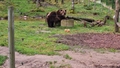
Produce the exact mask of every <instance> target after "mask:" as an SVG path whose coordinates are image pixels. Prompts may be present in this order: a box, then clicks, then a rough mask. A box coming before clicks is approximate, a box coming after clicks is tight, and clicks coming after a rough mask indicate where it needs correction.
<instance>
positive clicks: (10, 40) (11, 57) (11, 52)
mask: <svg viewBox="0 0 120 68" xmlns="http://www.w3.org/2000/svg"><path fill="white" fill-rule="evenodd" d="M8 46H9V61H10V67H9V68H15V51H14V12H13V7H11V6H10V7H8Z"/></svg>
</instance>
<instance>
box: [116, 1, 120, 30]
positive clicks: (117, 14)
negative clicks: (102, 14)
mask: <svg viewBox="0 0 120 68" xmlns="http://www.w3.org/2000/svg"><path fill="white" fill-rule="evenodd" d="M115 5H116V8H115V10H116V12H115V32H118V31H119V27H118V25H117V22H119V11H120V1H119V0H116V1H115Z"/></svg>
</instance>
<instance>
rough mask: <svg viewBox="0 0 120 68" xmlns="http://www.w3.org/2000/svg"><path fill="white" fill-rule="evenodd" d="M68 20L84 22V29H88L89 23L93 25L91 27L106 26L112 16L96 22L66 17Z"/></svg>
mask: <svg viewBox="0 0 120 68" xmlns="http://www.w3.org/2000/svg"><path fill="white" fill-rule="evenodd" d="M66 18H67V19H74V20H77V21H83V24H84V27H87V24H88V23H89V24H90V25H91V27H94V26H98V27H100V26H103V25H105V24H106V21H107V20H108V19H109V18H110V16H105V17H104V20H94V19H89V18H76V17H69V16H67V17H66Z"/></svg>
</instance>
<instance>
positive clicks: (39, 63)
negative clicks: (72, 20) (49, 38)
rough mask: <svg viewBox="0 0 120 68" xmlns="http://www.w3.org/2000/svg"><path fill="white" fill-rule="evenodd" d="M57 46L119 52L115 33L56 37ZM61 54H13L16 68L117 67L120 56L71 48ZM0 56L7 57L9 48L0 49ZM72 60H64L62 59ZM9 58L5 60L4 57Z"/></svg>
mask: <svg viewBox="0 0 120 68" xmlns="http://www.w3.org/2000/svg"><path fill="white" fill-rule="evenodd" d="M56 36H57V37H59V38H60V39H59V40H58V41H57V42H59V43H64V44H68V45H71V46H72V47H73V46H74V45H80V46H81V45H82V46H84V45H88V46H90V47H93V48H101V47H103V48H116V49H119V47H120V46H119V44H120V43H119V41H120V35H119V34H110V33H106V34H99V33H89V34H86V33H83V34H75V35H63V36H62V35H56ZM59 53H60V54H61V55H54V56H47V55H33V56H28V55H23V54H20V53H18V52H15V66H16V68H50V67H51V66H52V67H55V68H120V53H118V52H114V53H113V52H108V51H105V52H104V53H100V52H97V51H95V50H94V49H87V48H82V47H80V48H79V47H75V48H73V50H70V51H60V52H59ZM0 55H3V56H8V55H9V49H8V48H7V47H0ZM66 55H67V56H69V57H71V58H72V59H67V58H65V56H66ZM8 59H9V58H8ZM8 59H7V60H6V61H5V63H4V65H2V66H1V67H0V68H9V60H8Z"/></svg>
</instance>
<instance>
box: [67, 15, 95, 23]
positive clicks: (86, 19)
mask: <svg viewBox="0 0 120 68" xmlns="http://www.w3.org/2000/svg"><path fill="white" fill-rule="evenodd" d="M66 18H67V19H74V20H78V21H82V20H84V21H87V22H94V21H95V20H94V19H88V18H76V17H69V16H67V17H66Z"/></svg>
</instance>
